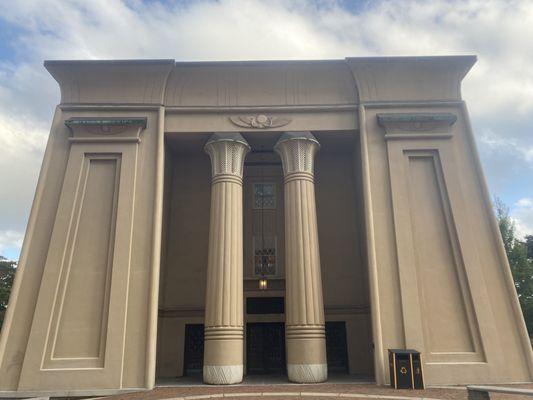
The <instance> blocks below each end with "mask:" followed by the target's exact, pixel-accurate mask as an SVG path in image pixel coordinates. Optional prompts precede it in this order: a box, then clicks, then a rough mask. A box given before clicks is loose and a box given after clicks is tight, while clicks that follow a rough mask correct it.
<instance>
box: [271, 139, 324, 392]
mask: <svg viewBox="0 0 533 400" xmlns="http://www.w3.org/2000/svg"><path fill="white" fill-rule="evenodd" d="M319 147H320V145H319V143H318V141H317V140H316V138H315V137H314V136H313V135H312V134H311V133H310V132H287V133H284V134H283V135H282V136H281V138H280V139H279V140H278V142H277V143H276V145H275V146H274V149H275V151H276V152H277V153H278V154H279V155H280V157H281V161H282V163H283V173H284V176H285V249H286V250H285V251H286V262H285V275H286V278H285V291H286V316H285V337H286V344H287V373H288V377H289V380H290V381H292V382H298V383H316V382H324V381H325V380H326V379H327V376H328V371H327V362H326V340H325V339H326V338H325V329H324V301H323V298H322V278H321V276H320V253H319V250H318V229H317V222H316V206H315V186H314V182H313V163H314V157H315V154H316V152H317V151H318V149H319Z"/></svg>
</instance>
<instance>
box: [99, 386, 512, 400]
mask: <svg viewBox="0 0 533 400" xmlns="http://www.w3.org/2000/svg"><path fill="white" fill-rule="evenodd" d="M268 393H272V394H271V395H268ZM232 394H233V395H232ZM314 394H316V395H314ZM356 394H361V395H362V396H361V397H360V398H363V399H364V398H366V399H368V398H370V399H372V398H376V399H379V398H381V399H389V400H401V398H402V397H412V398H429V399H449V400H466V399H467V392H466V390H465V389H458V388H451V389H448V388H446V389H442V388H429V389H425V390H396V389H391V388H390V387H389V386H376V385H366V384H340V383H335V384H328V383H325V384H318V385H294V384H286V385H283V384H275V385H253V386H247V385H236V386H200V385H198V386H175V387H158V388H155V389H154V390H150V391H143V392H135V393H128V394H121V395H115V396H109V397H107V398H106V400H139V399H143V400H145V399H146V400H158V399H175V398H186V399H187V400H189V399H190V400H193V398H192V396H205V397H203V398H204V399H208V398H217V397H223V398H226V399H240V400H250V399H259V398H262V399H264V400H266V398H269V399H273V400H276V399H283V398H288V399H306V400H313V399H320V400H327V399H333V398H337V399H339V398H350V397H351V398H355V397H353V396H354V395H356ZM208 396H209V397H208ZM211 396H212V397H211ZM215 396H216V397H215ZM348 396H349V397H348ZM395 398H400V399H395ZM513 398H514V399H517V396H514V397H513Z"/></svg>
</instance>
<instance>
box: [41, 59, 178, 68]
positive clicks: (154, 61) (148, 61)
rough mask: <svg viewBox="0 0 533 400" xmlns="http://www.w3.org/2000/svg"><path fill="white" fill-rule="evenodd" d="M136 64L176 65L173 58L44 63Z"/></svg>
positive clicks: (46, 63)
mask: <svg viewBox="0 0 533 400" xmlns="http://www.w3.org/2000/svg"><path fill="white" fill-rule="evenodd" d="M85 64H87V65H135V64H169V65H174V64H175V61H174V59H172V58H161V59H135V58H132V59H124V60H45V61H44V62H43V65H44V66H45V67H48V66H52V67H53V66H61V65H85Z"/></svg>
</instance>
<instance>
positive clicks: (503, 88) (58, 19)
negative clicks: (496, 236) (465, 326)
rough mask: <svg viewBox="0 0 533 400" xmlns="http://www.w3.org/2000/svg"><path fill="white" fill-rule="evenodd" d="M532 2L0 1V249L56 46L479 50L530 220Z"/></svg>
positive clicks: (524, 220)
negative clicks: (48, 63)
mask: <svg viewBox="0 0 533 400" xmlns="http://www.w3.org/2000/svg"><path fill="white" fill-rule="evenodd" d="M532 37H533V2H532V1H529V0H524V1H521V0H508V1H505V0H464V1H444V0H442V1H439V0H432V1H414V0H389V1H349V0H339V1H335V0H320V1H318V0H317V1H304V0H294V1H281V0H219V1H209V0H205V1H203V0H199V1H193V0H188V1H172V0H165V1H157V0H150V1H148V0H146V1H144V2H143V1H141V0H92V1H82V0H79V1H76V0H17V1H11V2H5V3H4V7H2V8H1V10H0V148H1V149H2V157H0V185H1V187H2V190H0V255H4V256H6V257H8V258H11V259H17V258H18V255H19V252H20V246H21V244H22V239H23V235H24V231H25V228H26V223H27V219H28V215H29V211H30V207H31V202H32V199H33V192H34V190H35V185H36V182H37V177H38V173H39V168H40V164H41V161H42V156H43V152H44V147H45V145H46V139H47V136H48V131H49V127H50V123H51V118H52V113H53V109H54V106H55V105H56V104H57V103H58V101H59V90H58V87H57V84H56V83H55V81H54V80H53V79H52V78H51V77H50V76H49V75H48V74H47V72H46V71H45V70H44V68H43V66H42V63H43V60H46V59H112V58H120V59H124V58H174V59H176V60H261V59H324V58H344V57H346V56H351V57H354V56H355V57H356V56H380V55H393V56H394V55H448V54H475V55H477V56H478V63H477V64H476V65H475V66H474V68H473V69H472V71H471V72H470V73H469V74H468V75H467V77H466V78H465V80H464V82H463V92H462V93H463V98H464V99H465V100H466V101H467V104H468V107H469V110H470V114H471V119H472V123H473V126H474V131H475V135H476V141H477V144H478V148H479V151H480V155H481V158H482V163H483V167H484V170H485V175H486V177H487V181H488V184H489V189H490V191H491V193H492V194H493V195H495V196H498V197H500V198H501V199H503V201H504V202H505V203H506V204H507V205H508V206H510V207H511V215H512V217H513V218H514V220H515V223H516V227H517V231H518V233H519V234H520V235H524V234H533V139H532V138H533V68H532V67H531V66H532V65H533V40H531V38H532Z"/></svg>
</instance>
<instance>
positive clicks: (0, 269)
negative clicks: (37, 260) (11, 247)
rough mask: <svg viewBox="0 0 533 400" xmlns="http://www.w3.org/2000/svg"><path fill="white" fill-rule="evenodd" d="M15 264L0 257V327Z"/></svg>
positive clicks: (13, 276)
mask: <svg viewBox="0 0 533 400" xmlns="http://www.w3.org/2000/svg"><path fill="white" fill-rule="evenodd" d="M16 266H17V263H16V262H15V261H9V260H7V259H6V258H4V257H2V256H0V327H1V326H2V323H3V322H4V316H5V314H6V309H7V302H8V301H9V294H10V293H11V287H12V286H13V279H14V278H15V271H16Z"/></svg>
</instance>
